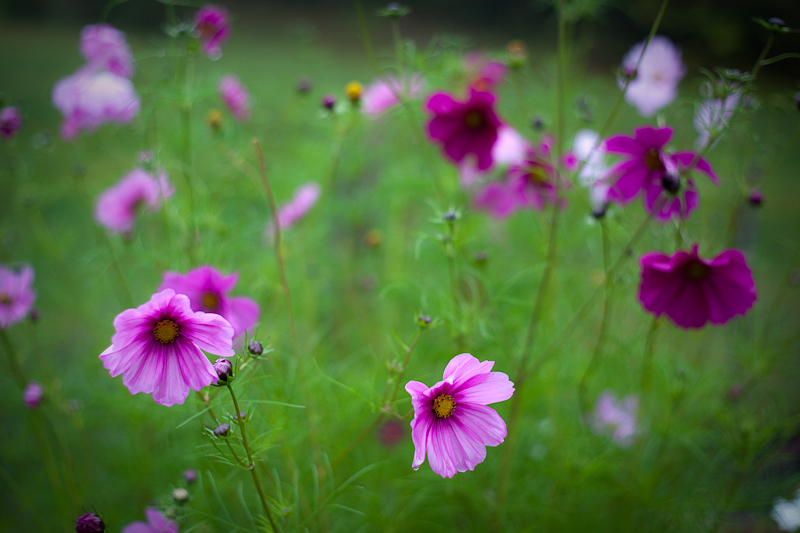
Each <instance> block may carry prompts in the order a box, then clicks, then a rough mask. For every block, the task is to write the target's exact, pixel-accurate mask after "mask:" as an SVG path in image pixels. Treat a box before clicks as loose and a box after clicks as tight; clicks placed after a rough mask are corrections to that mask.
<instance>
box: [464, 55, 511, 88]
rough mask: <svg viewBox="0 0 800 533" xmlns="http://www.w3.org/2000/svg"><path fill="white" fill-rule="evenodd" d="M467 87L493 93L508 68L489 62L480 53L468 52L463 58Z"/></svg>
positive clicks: (495, 62) (504, 77) (501, 81)
mask: <svg viewBox="0 0 800 533" xmlns="http://www.w3.org/2000/svg"><path fill="white" fill-rule="evenodd" d="M464 70H465V71H466V76H467V82H468V83H469V86H470V87H472V88H473V89H475V90H478V91H488V92H491V91H494V90H495V89H496V88H497V87H499V86H500V85H501V84H502V83H503V82H504V81H505V79H506V74H507V73H508V67H507V66H506V65H504V64H503V63H499V62H497V61H489V60H488V59H487V57H486V54H485V53H484V52H481V51H476V52H470V53H469V54H467V55H466V57H465V58H464Z"/></svg>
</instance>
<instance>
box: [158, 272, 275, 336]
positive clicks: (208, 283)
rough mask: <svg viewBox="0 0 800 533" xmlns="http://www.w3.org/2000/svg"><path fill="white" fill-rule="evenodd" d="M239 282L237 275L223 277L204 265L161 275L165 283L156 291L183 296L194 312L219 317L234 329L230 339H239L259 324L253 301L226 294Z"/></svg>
mask: <svg viewBox="0 0 800 533" xmlns="http://www.w3.org/2000/svg"><path fill="white" fill-rule="evenodd" d="M238 281H239V274H238V273H237V272H233V273H231V274H229V275H227V276H225V275H223V274H222V273H221V272H220V271H219V270H217V269H216V268H214V267H212V266H210V265H203V266H200V267H197V268H195V269H194V270H191V271H189V272H187V273H186V274H181V273H179V272H169V271H167V272H164V280H163V281H162V282H161V286H160V287H159V288H158V290H159V291H163V290H164V289H172V290H174V291H175V292H176V293H178V294H185V295H186V296H187V297H188V298H189V305H190V306H191V308H192V310H193V311H203V312H205V313H216V314H218V315H220V316H221V317H222V318H224V319H225V320H227V321H228V322H229V323H230V325H231V326H232V327H233V338H234V339H238V338H239V336H240V335H242V334H243V333H244V332H245V331H246V330H248V329H250V328H251V327H253V326H254V325H255V324H256V323H257V322H258V319H259V316H260V315H261V310H260V309H259V307H258V304H257V303H256V302H255V301H253V300H251V299H250V298H247V297H245V296H233V297H231V296H229V295H228V293H230V292H231V291H232V290H233V288H234V287H235V286H236V283H237V282H238Z"/></svg>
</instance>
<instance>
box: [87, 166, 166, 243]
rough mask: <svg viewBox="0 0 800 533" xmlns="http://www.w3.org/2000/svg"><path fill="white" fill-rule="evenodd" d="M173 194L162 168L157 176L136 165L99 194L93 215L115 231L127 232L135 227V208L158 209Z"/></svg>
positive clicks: (99, 221)
mask: <svg viewBox="0 0 800 533" xmlns="http://www.w3.org/2000/svg"><path fill="white" fill-rule="evenodd" d="M174 193H175V189H174V188H173V187H172V184H170V182H169V179H168V177H167V173H166V171H164V170H163V169H161V170H160V171H159V174H158V177H157V178H155V177H153V175H152V174H150V173H149V172H147V171H146V170H144V169H143V168H135V169H133V170H132V171H131V172H130V173H128V174H127V175H126V176H124V177H123V178H122V179H121V180H119V182H118V183H117V184H116V185H113V186H111V187H109V188H108V189H106V190H104V191H103V192H102V193H100V196H98V197H97V202H96V203H95V209H94V217H95V220H97V222H98V223H100V224H101V225H103V226H105V227H106V228H108V229H109V230H111V231H112V232H114V233H125V232H127V231H130V230H131V229H133V224H134V222H136V215H137V213H136V211H137V209H138V208H139V207H140V206H143V207H146V208H147V209H148V210H150V211H157V210H158V209H159V208H160V207H161V203H162V202H163V201H164V200H165V199H166V198H169V197H170V196H172V195H173V194H174Z"/></svg>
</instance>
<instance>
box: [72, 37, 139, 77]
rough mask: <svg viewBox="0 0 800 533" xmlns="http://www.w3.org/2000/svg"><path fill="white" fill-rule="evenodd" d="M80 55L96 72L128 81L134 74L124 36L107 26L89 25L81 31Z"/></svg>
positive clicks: (131, 55) (131, 56) (131, 59)
mask: <svg viewBox="0 0 800 533" xmlns="http://www.w3.org/2000/svg"><path fill="white" fill-rule="evenodd" d="M81 54H83V57H85V58H86V61H87V62H88V64H89V65H91V66H92V68H94V69H96V70H107V71H109V72H111V73H112V74H116V75H117V76H122V77H123V78H128V79H130V78H133V74H134V73H135V72H136V67H135V66H134V63H133V54H132V53H131V49H130V48H129V47H128V43H127V41H126V40H125V34H124V33H123V32H121V31H119V30H118V29H116V28H114V27H113V26H110V25H109V24H90V25H89V26H85V27H84V28H83V30H81Z"/></svg>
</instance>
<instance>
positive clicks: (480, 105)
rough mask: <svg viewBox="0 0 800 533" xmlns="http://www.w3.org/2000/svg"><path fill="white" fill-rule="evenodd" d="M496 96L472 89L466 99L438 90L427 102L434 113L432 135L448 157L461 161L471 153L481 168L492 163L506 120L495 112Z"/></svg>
mask: <svg viewBox="0 0 800 533" xmlns="http://www.w3.org/2000/svg"><path fill="white" fill-rule="evenodd" d="M494 103H495V96H494V95H493V94H491V93H487V92H480V91H476V90H475V89H470V93H469V97H468V99H467V101H466V102H459V101H456V100H455V99H453V97H452V96H450V95H448V94H446V93H435V94H433V95H432V96H431V97H430V98H429V99H428V102H427V103H426V104H425V108H426V109H427V110H428V111H430V112H431V113H432V114H433V116H432V117H431V120H430V121H429V122H428V135H429V136H430V138H431V139H433V140H434V141H438V142H439V143H440V144H441V148H442V151H443V152H444V154H445V156H447V157H448V158H449V159H451V160H452V161H454V162H456V163H461V162H462V161H464V159H466V158H467V156H469V155H472V156H474V157H475V159H476V165H477V169H478V170H486V169H488V168H489V167H491V166H492V163H493V162H494V159H493V157H492V149H493V147H494V145H495V142H496V141H497V137H498V130H499V129H500V126H501V125H502V123H501V122H500V119H499V118H498V117H497V114H496V113H495V111H494Z"/></svg>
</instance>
